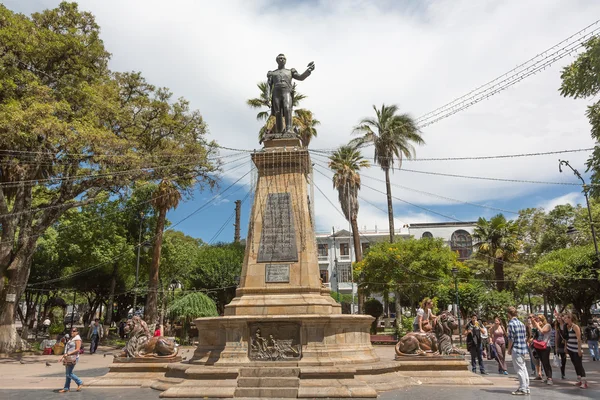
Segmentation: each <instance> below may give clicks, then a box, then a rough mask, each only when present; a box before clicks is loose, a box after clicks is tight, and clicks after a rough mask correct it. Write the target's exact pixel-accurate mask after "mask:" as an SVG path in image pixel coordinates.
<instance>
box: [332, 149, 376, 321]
mask: <svg viewBox="0 0 600 400" xmlns="http://www.w3.org/2000/svg"><path fill="white" fill-rule="evenodd" d="M370 166H371V165H370V164H369V161H368V160H365V159H364V158H363V156H362V154H361V153H360V150H358V149H357V148H356V147H354V146H350V145H346V146H341V147H340V148H339V149H337V150H336V151H335V152H334V153H333V154H332V155H331V156H330V157H329V168H331V170H332V171H333V172H334V174H333V187H334V189H337V191H338V199H339V201H340V205H341V206H342V212H343V213H344V216H345V217H346V220H348V221H349V222H350V225H351V226H352V238H353V241H354V255H355V257H356V262H359V261H362V247H361V245H360V237H359V232H358V221H357V218H358V208H359V204H358V191H359V190H360V174H359V171H360V169H361V168H369V167H370ZM358 309H359V312H362V311H363V310H364V301H363V296H362V290H361V289H360V287H359V288H358Z"/></svg>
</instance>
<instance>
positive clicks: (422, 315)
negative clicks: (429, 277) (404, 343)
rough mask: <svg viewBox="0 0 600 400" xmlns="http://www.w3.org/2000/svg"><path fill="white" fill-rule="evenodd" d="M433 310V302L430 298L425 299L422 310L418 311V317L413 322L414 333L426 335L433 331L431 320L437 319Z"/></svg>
mask: <svg viewBox="0 0 600 400" xmlns="http://www.w3.org/2000/svg"><path fill="white" fill-rule="evenodd" d="M432 308H433V301H432V300H431V299H430V298H429V297H426V298H425V299H423V302H422V303H421V308H419V309H418V310H417V316H416V317H415V319H414V321H413V332H421V333H424V332H426V331H430V330H431V320H432V319H433V318H436V316H435V315H433V312H432V311H431V309H432Z"/></svg>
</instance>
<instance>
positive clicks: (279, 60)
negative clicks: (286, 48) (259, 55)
mask: <svg viewBox="0 0 600 400" xmlns="http://www.w3.org/2000/svg"><path fill="white" fill-rule="evenodd" d="M275 61H277V66H278V67H279V68H283V67H285V62H286V61H287V60H286V58H285V54H283V53H282V54H279V55H278V56H277V57H276V58H275Z"/></svg>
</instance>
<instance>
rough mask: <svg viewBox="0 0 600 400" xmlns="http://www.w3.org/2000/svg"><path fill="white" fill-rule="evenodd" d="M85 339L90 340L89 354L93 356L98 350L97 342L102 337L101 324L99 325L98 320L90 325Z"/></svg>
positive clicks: (102, 329)
mask: <svg viewBox="0 0 600 400" xmlns="http://www.w3.org/2000/svg"><path fill="white" fill-rule="evenodd" d="M87 337H88V339H90V340H91V343H90V354H94V353H95V352H96V350H97V349H98V342H99V341H100V339H102V338H103V337H104V328H102V324H100V320H99V319H98V318H96V319H95V320H94V322H92V323H91V325H90V329H89V330H88V334H87Z"/></svg>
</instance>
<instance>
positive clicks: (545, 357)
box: [532, 314, 554, 385]
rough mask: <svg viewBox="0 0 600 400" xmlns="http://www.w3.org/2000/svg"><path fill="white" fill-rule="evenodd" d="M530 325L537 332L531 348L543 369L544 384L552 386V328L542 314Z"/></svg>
mask: <svg viewBox="0 0 600 400" xmlns="http://www.w3.org/2000/svg"><path fill="white" fill-rule="evenodd" d="M532 324H533V326H534V327H535V329H536V330H537V331H538V338H537V339H534V340H533V347H534V348H535V350H536V351H537V354H538V356H539V358H540V361H541V364H542V366H543V367H544V373H545V374H546V380H545V382H546V383H547V384H548V385H553V384H554V383H553V381H552V365H551V364H550V351H551V350H550V349H551V347H550V338H551V337H552V326H551V325H550V324H549V323H548V321H547V320H546V317H545V316H544V315H542V314H540V315H538V316H536V318H535V319H533V320H532Z"/></svg>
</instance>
